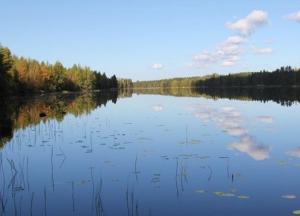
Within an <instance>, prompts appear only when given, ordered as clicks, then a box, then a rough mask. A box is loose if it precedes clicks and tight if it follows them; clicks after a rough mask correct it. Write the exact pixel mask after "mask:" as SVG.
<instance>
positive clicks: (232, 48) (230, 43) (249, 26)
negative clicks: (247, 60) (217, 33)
mask: <svg viewBox="0 0 300 216" xmlns="http://www.w3.org/2000/svg"><path fill="white" fill-rule="evenodd" d="M266 23H268V13H267V12H265V11H261V10H254V11H252V12H251V13H250V14H249V15H248V16H246V17H245V18H242V19H239V20H237V21H235V22H228V23H226V24H225V26H226V27H227V28H229V29H232V30H237V31H238V32H239V35H234V36H230V37H228V38H227V39H226V40H224V41H223V42H222V43H220V44H219V45H217V46H216V48H215V49H214V50H213V51H207V50H205V51H203V52H202V53H200V54H197V55H195V56H194V63H193V64H191V66H194V67H201V68H202V67H207V66H210V65H215V64H220V65H221V66H224V67H232V66H234V65H236V64H237V63H238V62H239V61H240V59H241V56H242V55H243V53H244V52H245V51H244V44H245V43H247V42H248V38H249V37H250V36H251V33H252V32H254V31H255V29H256V28H257V27H259V26H262V25H264V24H266ZM272 52H273V49H272V48H262V49H255V53H259V54H267V53H272Z"/></svg>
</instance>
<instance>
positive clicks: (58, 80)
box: [0, 46, 119, 94]
mask: <svg viewBox="0 0 300 216" xmlns="http://www.w3.org/2000/svg"><path fill="white" fill-rule="evenodd" d="M117 88H119V86H118V80H117V78H116V76H115V75H113V76H112V77H111V78H109V77H107V76H106V74H105V73H103V74H102V73H100V72H98V71H93V70H91V69H90V68H89V67H82V66H80V65H73V66H72V67H71V68H66V67H64V66H63V64H62V63H60V62H56V63H55V64H49V63H45V62H38V61H36V60H32V59H27V58H23V57H16V56H12V55H11V52H10V50H9V49H8V48H5V47H2V46H0V94H7V93H12V94H17V93H20V92H37V91H45V92H57V91H91V90H101V89H117Z"/></svg>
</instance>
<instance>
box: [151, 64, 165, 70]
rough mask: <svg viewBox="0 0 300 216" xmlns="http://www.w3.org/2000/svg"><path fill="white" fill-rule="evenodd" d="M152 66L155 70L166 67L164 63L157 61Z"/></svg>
mask: <svg viewBox="0 0 300 216" xmlns="http://www.w3.org/2000/svg"><path fill="white" fill-rule="evenodd" d="M151 67H152V69H154V70H161V69H163V68H164V66H163V65H162V64H159V63H155V64H153V65H152V66H151Z"/></svg>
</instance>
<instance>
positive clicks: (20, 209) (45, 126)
mask: <svg viewBox="0 0 300 216" xmlns="http://www.w3.org/2000/svg"><path fill="white" fill-rule="evenodd" d="M188 92H189V93H187V91H185V92H184V93H179V92H178V91H176V92H175V93H174V92H173V94H172V92H169V95H158V94H156V93H159V94H162V92H161V91H160V92H156V93H155V92H153V91H150V92H148V94H132V93H126V94H122V95H119V97H118V98H117V95H116V93H115V94H113V95H111V94H92V95H91V94H90V95H78V94H70V95H68V94H64V95H57V94H54V95H47V96H41V97H31V98H22V99H19V98H12V99H11V100H6V103H2V105H1V122H0V128H1V130H0V131H1V133H0V135H1V141H0V145H1V150H0V151H1V153H0V176H1V178H0V201H1V206H0V207H1V208H0V213H1V214H0V215H112V216H116V215H189V216H193V215H292V214H293V211H295V210H297V209H300V202H299V201H300V184H299V180H300V142H299V139H298V132H299V127H298V126H299V122H300V105H299V103H298V102H297V101H298V100H296V99H295V97H293V98H284V99H283V98H280V99H278V100H275V98H274V97H273V96H272V97H271V98H269V97H263V99H260V98H257V97H256V98H254V97H249V95H248V96H247V97H242V96H241V95H240V94H238V96H237V97H234V96H232V95H231V97H230V98H231V99H227V98H226V96H224V95H223V96H222V98H218V99H217V97H216V94H210V95H203V94H199V93H195V92H194V93H193V94H192V93H191V92H190V90H189V91H188ZM143 93H147V92H143ZM174 95H177V96H181V97H175V96H174ZM191 96H192V97H191ZM227 97H229V96H228V95H227ZM234 98H235V99H234ZM252 99H253V100H252ZM260 100H262V101H263V102H261V101H260ZM42 113H44V114H46V116H45V117H42V116H43V115H41V114H42Z"/></svg>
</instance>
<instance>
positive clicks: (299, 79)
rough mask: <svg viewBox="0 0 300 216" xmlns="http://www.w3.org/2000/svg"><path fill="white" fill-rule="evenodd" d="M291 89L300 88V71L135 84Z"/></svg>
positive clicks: (172, 86) (180, 86)
mask: <svg viewBox="0 0 300 216" xmlns="http://www.w3.org/2000/svg"><path fill="white" fill-rule="evenodd" d="M257 86H266V87H276V86H278V87H289V86H300V69H293V68H292V67H290V66H288V67H281V68H280V69H277V70H275V71H272V72H268V71H261V72H248V73H238V74H229V75H217V74H213V75H209V76H203V77H190V78H174V79H165V80H155V81H142V82H139V81H138V82H135V83H134V87H135V88H182V87H193V88H200V87H201V88H203V87H204V88H205V87H210V88H226V87H257Z"/></svg>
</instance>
